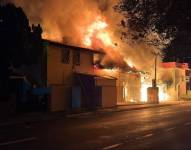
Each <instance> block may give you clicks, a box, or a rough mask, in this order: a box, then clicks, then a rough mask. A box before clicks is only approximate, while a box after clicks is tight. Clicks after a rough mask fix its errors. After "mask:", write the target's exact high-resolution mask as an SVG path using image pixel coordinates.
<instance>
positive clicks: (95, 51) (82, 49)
mask: <svg viewBox="0 0 191 150" xmlns="http://www.w3.org/2000/svg"><path fill="white" fill-rule="evenodd" d="M43 41H44V42H47V43H48V44H51V45H54V46H57V47H65V48H70V49H73V50H78V51H86V52H90V53H97V54H105V52H103V51H101V50H94V49H89V48H84V47H78V46H73V45H67V44H63V43H60V42H56V41H51V40H46V39H43Z"/></svg>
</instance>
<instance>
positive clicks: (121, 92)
mask: <svg viewBox="0 0 191 150" xmlns="http://www.w3.org/2000/svg"><path fill="white" fill-rule="evenodd" d="M117 78H118V80H117V102H118V103H129V102H135V103H139V102H140V92H141V77H140V75H139V74H135V73H120V74H119V76H118V77H117Z"/></svg>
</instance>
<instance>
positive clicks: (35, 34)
mask: <svg viewBox="0 0 191 150" xmlns="http://www.w3.org/2000/svg"><path fill="white" fill-rule="evenodd" d="M41 33H42V29H41V27H40V25H38V26H33V27H32V29H31V27H30V25H29V20H28V18H27V16H26V15H25V13H24V12H23V10H22V9H21V8H20V7H18V8H17V7H15V6H14V5H13V4H7V5H3V6H1V5H0V50H1V54H3V57H2V58H1V59H0V69H1V74H0V82H1V83H0V95H1V96H2V95H3V96H4V97H7V96H8V95H9V76H10V72H11V70H10V69H9V68H10V66H11V67H13V68H19V67H21V66H22V65H31V64H35V63H37V60H38V58H39V56H40V53H41V52H42V48H43V47H42V39H41Z"/></svg>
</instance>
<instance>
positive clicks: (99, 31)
mask: <svg viewBox="0 0 191 150" xmlns="http://www.w3.org/2000/svg"><path fill="white" fill-rule="evenodd" d="M107 27H108V24H107V23H106V22H105V21H104V19H103V18H101V17H97V18H96V19H95V21H94V22H93V23H92V24H90V25H89V26H88V28H87V30H86V31H85V36H84V38H83V44H84V45H85V46H86V47H96V48H103V47H114V44H113V42H112V39H111V37H110V34H109V32H108V31H107Z"/></svg>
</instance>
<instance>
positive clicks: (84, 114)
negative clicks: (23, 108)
mask: <svg viewBox="0 0 191 150" xmlns="http://www.w3.org/2000/svg"><path fill="white" fill-rule="evenodd" d="M179 104H181V103H175V104H156V105H152V106H143V107H134V108H122V109H120V108H117V107H115V108H110V109H109V108H108V109H101V110H97V111H89V112H82V113H77V114H65V115H63V113H61V114H59V115H56V116H51V117H43V116H42V117H38V118H36V119H34V118H33V119H31V120H30V119H26V120H22V118H20V119H21V120H20V121H7V122H6V121H5V122H2V123H0V127H3V126H12V125H21V124H30V123H38V122H41V121H49V120H57V119H60V118H63V117H64V118H75V117H80V116H89V115H96V114H109V113H111V112H125V111H134V110H142V109H148V108H158V107H167V106H173V105H179ZM120 107H126V106H125V105H124V106H120ZM18 120H19V119H18Z"/></svg>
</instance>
